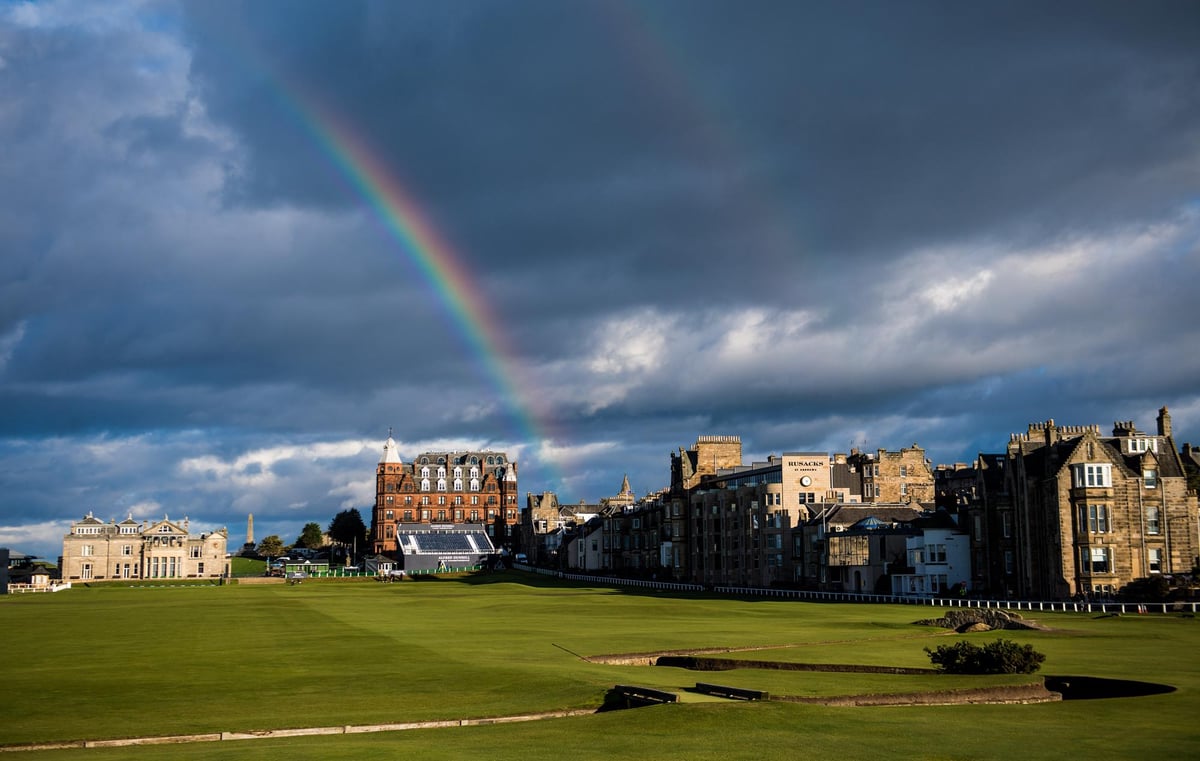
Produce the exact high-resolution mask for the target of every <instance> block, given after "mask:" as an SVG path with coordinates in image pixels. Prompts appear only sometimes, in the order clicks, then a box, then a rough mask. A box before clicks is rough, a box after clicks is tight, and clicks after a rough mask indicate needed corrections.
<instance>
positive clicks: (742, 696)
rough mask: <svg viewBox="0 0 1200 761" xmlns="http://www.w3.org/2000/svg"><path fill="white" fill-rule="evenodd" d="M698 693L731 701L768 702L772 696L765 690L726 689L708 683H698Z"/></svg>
mask: <svg viewBox="0 0 1200 761" xmlns="http://www.w3.org/2000/svg"><path fill="white" fill-rule="evenodd" d="M696 692H702V693H704V694H705V695H715V696H716V697H719V698H729V699H730V700H768V699H770V697H771V696H770V694H769V693H767V692H766V691H765V690H747V689H744V688H742V687H725V686H724V685H720V684H708V683H706V682H696Z"/></svg>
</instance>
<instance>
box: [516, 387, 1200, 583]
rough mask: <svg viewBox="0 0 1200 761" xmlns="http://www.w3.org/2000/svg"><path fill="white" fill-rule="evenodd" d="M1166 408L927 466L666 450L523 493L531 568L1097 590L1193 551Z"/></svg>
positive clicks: (716, 579)
mask: <svg viewBox="0 0 1200 761" xmlns="http://www.w3.org/2000/svg"><path fill="white" fill-rule="evenodd" d="M1189 468H1191V469H1194V470H1196V471H1198V472H1200V453H1197V452H1193V450H1191V447H1190V445H1185V446H1184V450H1183V453H1182V454H1180V452H1179V451H1177V448H1176V446H1175V443H1174V439H1173V437H1172V433H1171V423H1170V415H1169V413H1168V411H1167V409H1166V408H1163V409H1162V410H1161V411H1160V412H1159V417H1158V421H1157V430H1156V433H1153V434H1146V433H1143V432H1141V431H1139V430H1138V429H1137V428H1136V427H1135V426H1134V425H1133V423H1132V422H1118V423H1117V424H1115V425H1114V427H1113V434H1112V436H1103V435H1101V432H1100V429H1099V426H1094V425H1093V426H1066V427H1064V426H1057V425H1055V423H1054V422H1053V421H1047V422H1044V423H1037V424H1031V425H1030V426H1029V429H1028V431H1027V432H1026V433H1022V434H1014V435H1013V436H1012V437H1011V440H1010V442H1009V445H1008V447H1007V450H1006V451H1005V452H1004V453H996V454H987V453H981V454H980V455H979V457H978V458H977V459H976V461H975V462H974V463H972V464H970V465H967V464H961V463H960V464H956V465H952V466H938V467H937V468H934V467H932V465H931V463H930V462H929V461H928V460H927V459H926V458H925V452H924V450H923V449H922V448H921V447H919V446H917V445H916V444H913V445H912V446H911V447H907V448H902V449H900V450H896V451H888V450H883V449H880V450H877V451H875V452H871V453H867V452H860V451H858V450H852V451H851V452H850V453H849V454H833V455H829V454H827V453H823V452H785V453H783V454H782V455H778V456H771V457H769V458H768V459H767V460H766V461H765V462H754V463H750V464H743V463H742V462H741V441H740V438H739V437H736V436H701V437H699V438H698V439H697V441H696V443H695V445H694V446H693V447H692V448H690V449H684V448H682V447H681V448H680V449H679V452H678V453H677V454H672V455H671V485H670V487H669V488H667V489H664V490H662V491H661V492H657V493H653V494H650V495H648V496H646V497H644V498H642V499H640V500H636V501H634V500H633V499H632V490H630V489H629V485H628V479H626V482H625V483H624V484H623V485H622V491H621V493H620V494H619V495H617V497H613V498H608V499H606V500H601V502H600V504H598V505H593V506H587V505H580V506H573V507H570V508H567V507H564V506H560V505H558V503H557V499H556V498H555V496H554V495H553V494H552V493H544V494H541V495H532V494H531V495H528V497H527V505H526V508H525V509H524V510H523V511H522V525H521V530H520V534H519V537H520V542H519V547H520V548H521V549H522V550H523V551H524V552H526V553H527V554H528V555H529V557H530V559H531V560H532V561H534V562H539V563H542V564H550V565H558V566H560V567H567V568H574V569H582V570H588V571H601V572H610V573H615V574H623V575H641V576H656V577H659V578H673V579H677V580H682V581H690V582H696V583H702V584H709V585H739V586H763V587H765V586H793V587H799V588H808V589H826V590H837V591H850V592H882V593H889V594H899V595H914V596H929V595H945V594H964V593H968V592H970V593H978V594H987V595H990V596H1021V597H1026V598H1043V599H1056V598H1066V597H1072V596H1077V595H1107V594H1111V593H1114V592H1116V591H1117V590H1119V589H1120V588H1121V587H1122V586H1124V585H1125V584H1128V583H1129V582H1131V581H1133V580H1135V579H1139V578H1145V577H1147V576H1153V575H1156V574H1162V575H1168V574H1185V573H1190V572H1191V571H1192V569H1193V567H1194V566H1195V565H1196V564H1197V563H1198V562H1200V558H1198V555H1200V509H1198V506H1197V496H1196V484H1195V479H1196V478H1197V476H1193V481H1192V484H1191V485H1190V486H1189V482H1188V470H1189Z"/></svg>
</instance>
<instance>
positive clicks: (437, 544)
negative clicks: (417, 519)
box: [397, 531, 494, 555]
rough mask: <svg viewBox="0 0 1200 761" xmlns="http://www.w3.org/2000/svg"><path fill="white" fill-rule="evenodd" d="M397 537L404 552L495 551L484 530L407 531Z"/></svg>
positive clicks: (436, 553) (432, 553)
mask: <svg viewBox="0 0 1200 761" xmlns="http://www.w3.org/2000/svg"><path fill="white" fill-rule="evenodd" d="M397 539H398V540H399V544H400V546H401V548H402V549H403V551H404V552H409V553H413V554H419V555H438V554H442V553H469V554H489V553H491V552H493V551H494V550H493V548H492V543H491V541H489V539H488V536H487V534H486V533H484V532H483V531H405V532H402V533H400V534H399V535H398V536H397Z"/></svg>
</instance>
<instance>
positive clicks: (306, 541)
mask: <svg viewBox="0 0 1200 761" xmlns="http://www.w3.org/2000/svg"><path fill="white" fill-rule="evenodd" d="M324 543H325V535H324V534H323V533H321V524H320V523H314V522H312V521H309V522H308V523H305V524H304V528H303V529H301V531H300V536H299V537H297V538H296V546H297V547H306V548H308V549H310V550H315V549H316V548H318V547H320V546H321V545H322V544H324Z"/></svg>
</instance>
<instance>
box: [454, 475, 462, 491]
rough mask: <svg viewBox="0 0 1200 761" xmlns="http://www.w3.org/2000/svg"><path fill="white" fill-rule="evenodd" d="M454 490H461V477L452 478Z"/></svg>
mask: <svg viewBox="0 0 1200 761" xmlns="http://www.w3.org/2000/svg"><path fill="white" fill-rule="evenodd" d="M454 491H462V479H461V478H456V479H454Z"/></svg>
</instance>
